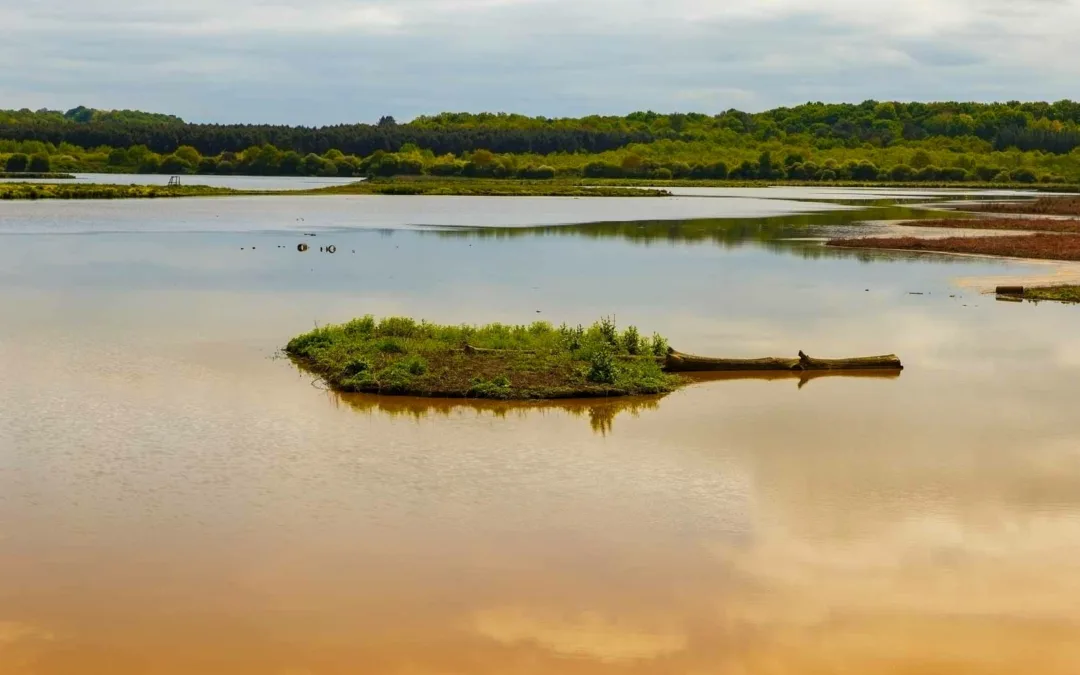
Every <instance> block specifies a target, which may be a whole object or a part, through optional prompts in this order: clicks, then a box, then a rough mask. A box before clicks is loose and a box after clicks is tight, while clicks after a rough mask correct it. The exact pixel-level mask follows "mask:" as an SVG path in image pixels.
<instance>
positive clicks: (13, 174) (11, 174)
mask: <svg viewBox="0 0 1080 675" xmlns="http://www.w3.org/2000/svg"><path fill="white" fill-rule="evenodd" d="M0 178H23V179H27V180H42V179H46V178H47V179H50V180H74V179H75V176H73V175H71V174H70V173H54V172H51V171H38V172H29V171H0Z"/></svg>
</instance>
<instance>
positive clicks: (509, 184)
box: [311, 176, 670, 197]
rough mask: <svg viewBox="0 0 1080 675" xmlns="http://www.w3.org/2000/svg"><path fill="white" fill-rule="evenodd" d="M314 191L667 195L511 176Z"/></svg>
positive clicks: (381, 182)
mask: <svg viewBox="0 0 1080 675" xmlns="http://www.w3.org/2000/svg"><path fill="white" fill-rule="evenodd" d="M311 193H312V194H368V195H440V196H472V197H667V196H670V193H668V192H667V191H666V190H657V189H645V188H640V187H637V188H634V187H614V186H609V187H586V186H583V185H580V184H579V183H578V182H576V181H568V180H562V181H559V180H556V181H552V180H512V179H491V178H439V177H428V176H412V177H404V176H398V177H394V178H372V179H369V180H365V181H362V182H357V183H350V184H349V185H335V186H332V187H326V188H319V189H317V190H312V191H311Z"/></svg>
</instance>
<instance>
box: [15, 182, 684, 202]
mask: <svg viewBox="0 0 1080 675" xmlns="http://www.w3.org/2000/svg"><path fill="white" fill-rule="evenodd" d="M282 195H286V196H290V197H296V196H301V197H302V196H326V195H444V196H476V197H669V196H671V193H669V192H667V191H665V190H655V189H654V190H647V189H640V188H620V187H606V188H589V187H583V186H581V185H578V184H576V183H574V182H570V181H547V182H542V181H509V180H483V179H438V178H432V179H409V178H402V179H382V180H373V181H363V182H357V183H351V184H349V185H336V186H331V187H324V188H315V189H311V190H237V189H234V188H224V187H210V186H206V185H183V186H175V185H174V186H164V185H102V184H76V185H57V184H51V183H0V199H154V198H160V197H236V196H260V197H274V196H282Z"/></svg>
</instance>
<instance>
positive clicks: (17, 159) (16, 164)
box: [5, 152, 30, 171]
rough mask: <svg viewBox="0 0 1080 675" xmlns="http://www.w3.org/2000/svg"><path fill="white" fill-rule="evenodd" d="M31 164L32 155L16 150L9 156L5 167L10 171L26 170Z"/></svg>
mask: <svg viewBox="0 0 1080 675" xmlns="http://www.w3.org/2000/svg"><path fill="white" fill-rule="evenodd" d="M29 165H30V157H29V156H27V155H24V154H23V153H21V152H16V153H15V154H14V155H12V156H11V157H8V159H7V164H6V166H5V168H6V169H7V170H8V171H26V167H27V166H29Z"/></svg>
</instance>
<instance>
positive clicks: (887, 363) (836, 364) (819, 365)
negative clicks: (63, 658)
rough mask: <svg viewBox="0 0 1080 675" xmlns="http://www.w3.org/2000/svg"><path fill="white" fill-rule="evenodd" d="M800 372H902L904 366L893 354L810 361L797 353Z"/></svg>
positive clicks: (800, 353) (807, 357)
mask: <svg viewBox="0 0 1080 675" xmlns="http://www.w3.org/2000/svg"><path fill="white" fill-rule="evenodd" d="M799 367H800V368H801V369H802V370H879V369H880V370H903V369H904V366H903V364H901V363H900V359H899V358H897V357H896V355H895V354H886V355H885V356H863V357H859V358H854V359H812V358H810V357H809V356H807V355H806V354H803V353H802V352H801V351H800V352H799Z"/></svg>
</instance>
